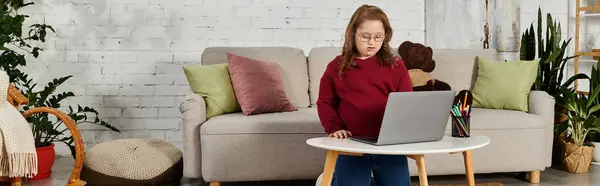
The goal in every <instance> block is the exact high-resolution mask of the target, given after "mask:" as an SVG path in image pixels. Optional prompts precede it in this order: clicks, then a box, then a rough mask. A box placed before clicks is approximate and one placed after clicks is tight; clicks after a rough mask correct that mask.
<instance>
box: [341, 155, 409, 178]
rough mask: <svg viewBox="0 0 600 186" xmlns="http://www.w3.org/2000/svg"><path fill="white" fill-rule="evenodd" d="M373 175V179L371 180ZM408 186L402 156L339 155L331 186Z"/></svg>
mask: <svg viewBox="0 0 600 186" xmlns="http://www.w3.org/2000/svg"><path fill="white" fill-rule="evenodd" d="M371 173H373V179H371ZM369 185H370V186H375V185H377V186H410V185H411V183H410V172H409V170H408V159H407V158H406V156H403V155H370V154H365V155H363V156H349V155H339V157H338V159H337V163H336V165H335V172H334V173H333V180H332V183H331V186H369Z"/></svg>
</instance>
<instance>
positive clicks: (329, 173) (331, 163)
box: [321, 150, 362, 186]
mask: <svg viewBox="0 0 600 186" xmlns="http://www.w3.org/2000/svg"><path fill="white" fill-rule="evenodd" d="M340 154H343V155H351V156H362V154H358V153H348V152H340V151H334V150H329V151H327V156H326V157H325V168H324V169H323V179H322V182H321V186H331V181H332V180H333V171H334V170H335V163H336V162H337V158H338V156H339V155H340Z"/></svg>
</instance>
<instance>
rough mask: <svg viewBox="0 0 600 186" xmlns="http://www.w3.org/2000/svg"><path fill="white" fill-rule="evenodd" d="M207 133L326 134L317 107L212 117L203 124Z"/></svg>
mask: <svg viewBox="0 0 600 186" xmlns="http://www.w3.org/2000/svg"><path fill="white" fill-rule="evenodd" d="M200 133H201V134H203V135H205V134H261V133H275V134H276V133H296V134H301V133H304V134H307V133H308V134H310V133H312V134H325V131H324V129H323V126H321V122H320V121H319V117H318V115H317V109H316V108H299V109H298V110H297V111H293V112H277V113H266V114H259V115H250V116H245V115H244V114H242V113H241V112H238V113H230V114H223V115H219V116H215V117H212V118H211V119H209V120H207V121H206V122H204V123H203V124H202V126H201V127H200Z"/></svg>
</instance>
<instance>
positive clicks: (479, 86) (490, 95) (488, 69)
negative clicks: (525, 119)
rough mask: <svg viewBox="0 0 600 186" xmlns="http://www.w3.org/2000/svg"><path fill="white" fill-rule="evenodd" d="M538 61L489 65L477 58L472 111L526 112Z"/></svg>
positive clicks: (483, 59) (489, 62)
mask: <svg viewBox="0 0 600 186" xmlns="http://www.w3.org/2000/svg"><path fill="white" fill-rule="evenodd" d="M538 65H539V60H534V61H507V62H504V61H490V60H489V59H486V58H484V57H479V60H478V68H479V69H478V71H477V74H478V75H477V80H476V82H475V85H474V86H473V90H472V91H471V92H472V93H473V107H479V108H490V109H503V110H517V111H524V112H528V111H529V93H530V92H531V86H533V83H534V82H535V80H536V77H537V71H538Z"/></svg>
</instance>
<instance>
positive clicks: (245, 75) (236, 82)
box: [227, 53, 296, 115]
mask: <svg viewBox="0 0 600 186" xmlns="http://www.w3.org/2000/svg"><path fill="white" fill-rule="evenodd" d="M227 60H228V61H229V65H228V68H229V75H230V77H231V83H232V86H233V90H234V92H235V96H236V98H237V100H238V102H239V104H240V107H241V109H242V112H243V113H244V114H245V115H252V114H261V113H270V112H286V111H294V110H296V107H295V106H294V105H292V103H291V102H290V100H289V99H288V97H287V95H286V93H285V89H284V86H283V81H282V80H281V74H280V72H279V67H278V66H277V64H276V63H274V62H264V61H259V60H255V59H250V58H246V57H242V56H238V55H235V54H231V53H227Z"/></svg>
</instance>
